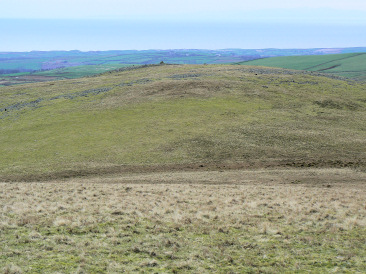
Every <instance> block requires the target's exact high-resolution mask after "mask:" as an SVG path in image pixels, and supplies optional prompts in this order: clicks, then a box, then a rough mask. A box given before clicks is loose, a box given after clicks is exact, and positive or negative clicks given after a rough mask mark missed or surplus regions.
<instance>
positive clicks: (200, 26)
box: [0, 19, 366, 51]
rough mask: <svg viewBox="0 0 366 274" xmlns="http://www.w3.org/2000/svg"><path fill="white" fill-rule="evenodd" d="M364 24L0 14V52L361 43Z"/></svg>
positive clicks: (365, 42) (365, 40)
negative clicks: (2, 16)
mask: <svg viewBox="0 0 366 274" xmlns="http://www.w3.org/2000/svg"><path fill="white" fill-rule="evenodd" d="M365 30H366V26H364V25H357V24H353V25H343V24H342V23H341V22H340V23H337V24H334V23H333V24H326V23H322V24H320V25H319V24H309V23H307V24H301V23H295V24H290V23H288V24H286V23H263V22H262V23H260V22H257V23H256V22H214V21H212V22H203V21H201V22H192V21H186V22H185V21H184V20H181V21H173V20H171V21H158V20H154V21H144V20H117V19H116V20H86V19H84V20H75V19H72V20H65V19H63V20H56V19H55V20H54V19H0V51H31V50H75V49H76V50H82V51H89V50H114V49H115V50H124V49H137V50H142V49H193V48H196V49H198V48H199V49H224V48H246V49H250V48H251V49H254V48H255V49H259V48H322V47H331V48H335V47H357V46H366V31H365Z"/></svg>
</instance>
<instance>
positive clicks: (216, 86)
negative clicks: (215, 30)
mask: <svg viewBox="0 0 366 274" xmlns="http://www.w3.org/2000/svg"><path fill="white" fill-rule="evenodd" d="M365 90H366V85H365V84H364V83H356V82H352V83H350V82H347V81H342V80H337V79H331V78H327V77H320V76H312V75H311V74H309V73H305V72H301V71H299V72H297V71H290V70H283V69H270V68H257V67H247V66H235V65H231V66H230V65H161V66H147V67H139V68H137V67H135V68H133V69H128V70H122V71H116V72H109V73H105V74H102V75H100V76H96V77H91V78H80V79H74V80H62V81H54V82H45V83H35V84H24V85H16V86H10V87H0V132H1V134H0V152H1V157H2V159H1V161H0V177H1V178H0V179H3V180H7V179H9V180H15V179H24V180H31V179H42V178H54V177H68V176H81V175H88V174H102V173H113V172H120V171H123V170H139V171H144V170H154V169H157V170H174V169H218V168H240V167H277V166H299V167H301V166H314V167H321V166H326V167H335V166H337V167H343V166H351V167H361V168H365V167H366V124H365V122H364V121H366V93H365Z"/></svg>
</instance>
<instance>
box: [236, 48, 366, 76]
mask: <svg viewBox="0 0 366 274" xmlns="http://www.w3.org/2000/svg"><path fill="white" fill-rule="evenodd" d="M241 64H243V65H247V66H266V67H278V68H285V69H297V70H307V71H316V72H322V73H326V74H329V75H335V76H342V77H347V78H350V79H354V80H360V81H366V53H364V52H360V53H347V54H329V55H312V56H309V55H304V56H283V57H272V58H264V59H259V60H254V61H248V62H242V63H241Z"/></svg>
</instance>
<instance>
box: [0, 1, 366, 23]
mask: <svg viewBox="0 0 366 274" xmlns="http://www.w3.org/2000/svg"><path fill="white" fill-rule="evenodd" d="M0 7H1V8H0V18H58V19H61V18H111V17H112V18H119V17H128V18H136V17H147V18H158V17H167V18H171V17H172V16H173V15H174V16H189V15H190V16H192V17H195V18H197V19H199V17H200V16H203V17H210V14H211V15H212V17H213V18H214V17H215V16H220V15H221V16H223V17H230V14H232V15H233V16H237V14H238V13H241V12H244V13H246V12H250V11H258V10H267V12H268V10H275V11H278V10H281V9H285V10H291V9H295V10H298V11H299V10H301V9H304V8H305V9H312V10H315V9H323V11H324V15H325V16H326V10H328V12H329V11H331V10H340V11H345V12H346V11H347V13H348V14H349V11H357V12H359V11H364V12H366V1H364V0H348V1H345V0H323V1H321V0H319V1H316V0H307V1H291V0H284V1H271V0H251V1H248V0H226V1H222V0H220V1H213V0H174V1H172V0H129V1H123V0H122V1H120V0H62V1H61V0H0Z"/></svg>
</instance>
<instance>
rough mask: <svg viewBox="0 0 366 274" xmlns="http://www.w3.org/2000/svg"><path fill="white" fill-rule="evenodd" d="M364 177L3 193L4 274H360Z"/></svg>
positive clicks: (103, 181) (192, 176) (114, 181)
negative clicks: (55, 273)
mask: <svg viewBox="0 0 366 274" xmlns="http://www.w3.org/2000/svg"><path fill="white" fill-rule="evenodd" d="M365 182H366V174H365V173H362V172H356V171H353V170H349V169H304V170H295V169H284V170H256V171H225V172H216V171H213V172H171V173H168V172H166V173H153V174H144V175H141V174H126V175H119V176H114V177H105V178H90V179H70V180H67V181H52V182H45V183H37V182H34V183H2V184H1V191H0V201H1V205H2V206H1V208H0V231H1V236H0V239H1V244H2V246H3V248H2V250H1V252H0V265H3V266H5V268H4V271H8V273H12V272H9V271H11V269H15V270H17V271H21V270H23V271H24V272H33V271H41V272H43V271H46V272H50V271H66V272H71V271H79V272H82V271H87V272H95V271H102V272H115V271H158V272H187V271H192V272H197V271H204V272H205V271H209V272H211V271H214V270H215V271H223V272H229V271H234V272H242V271H265V272H272V271H284V270H287V271H296V270H304V271H305V270H311V271H336V272H337V271H361V272H362V271H366V262H365V259H364V258H365V256H364V255H366V254H365V248H366V245H365V242H364V239H365V237H366V204H365V197H366V184H365Z"/></svg>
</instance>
